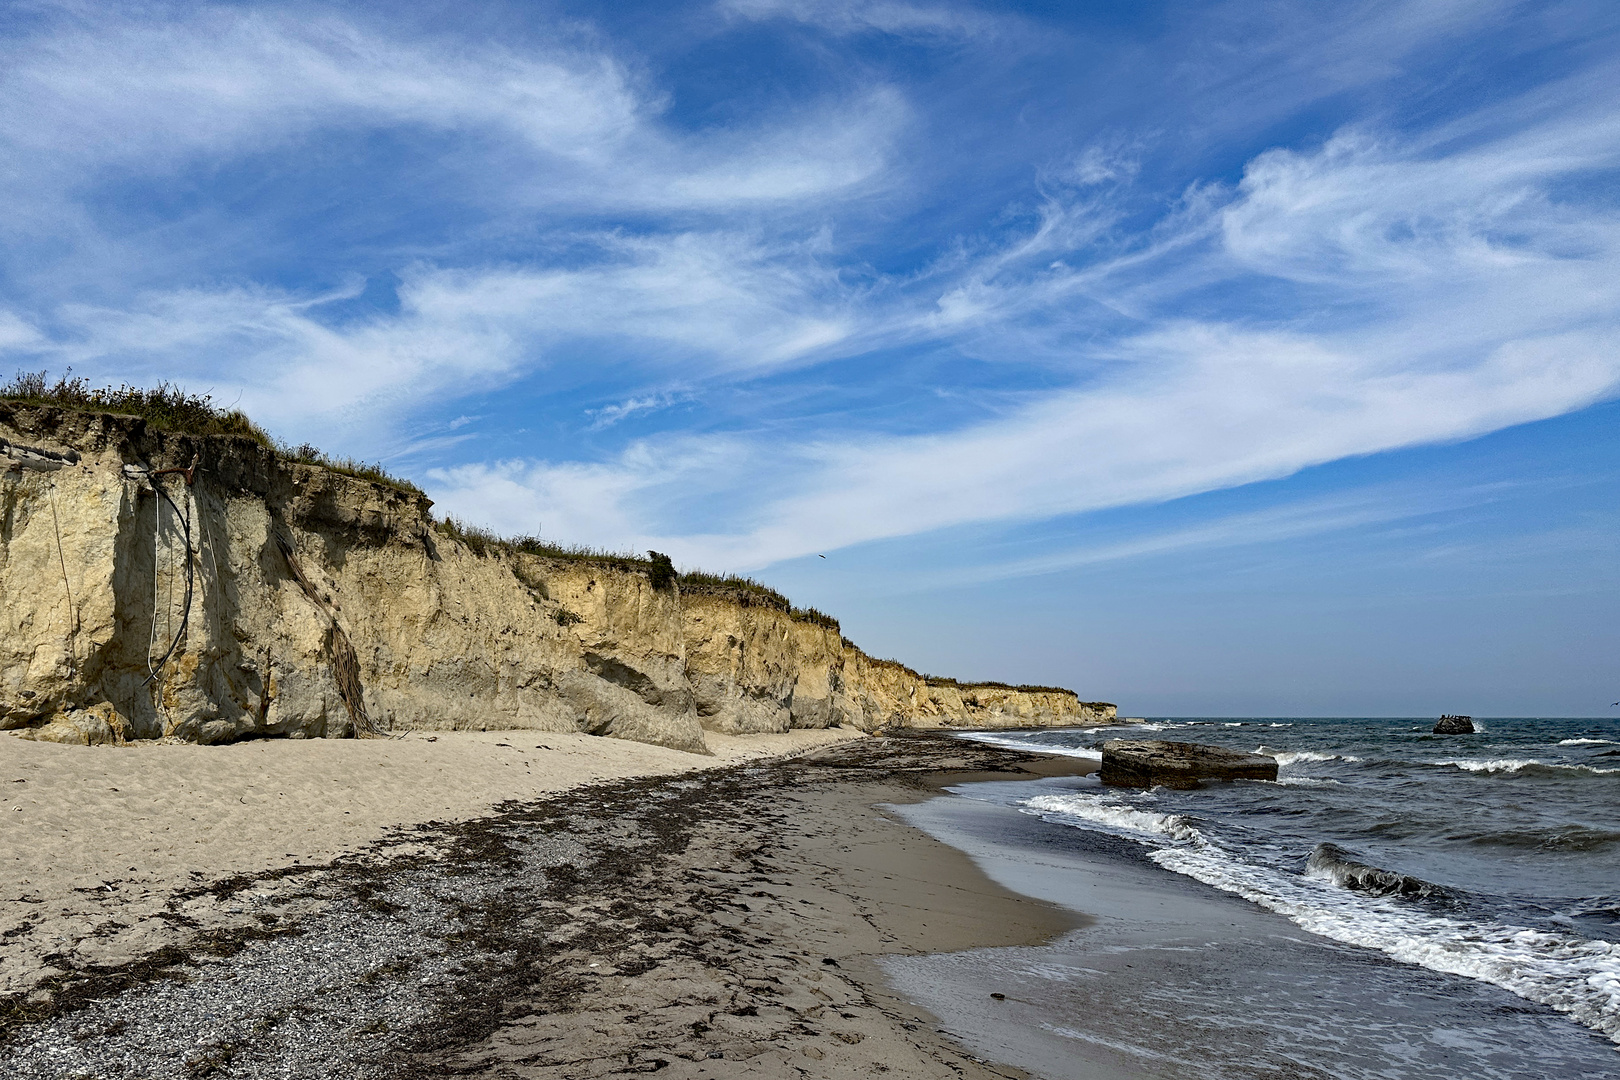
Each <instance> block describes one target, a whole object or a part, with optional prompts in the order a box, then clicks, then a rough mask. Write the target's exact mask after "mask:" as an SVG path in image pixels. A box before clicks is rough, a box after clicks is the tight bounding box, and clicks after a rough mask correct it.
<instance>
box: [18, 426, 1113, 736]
mask: <svg viewBox="0 0 1620 1080" xmlns="http://www.w3.org/2000/svg"><path fill="white" fill-rule="evenodd" d="M0 440H4V445H3V446H0V451H3V452H4V455H5V456H4V457H0V469H4V470H5V471H4V472H0V501H3V518H0V620H3V624H0V728H27V729H29V730H30V732H31V733H32V734H33V735H34V736H35V737H37V738H45V739H56V740H61V741H71V742H114V741H122V740H126V739H135V738H159V737H175V738H180V739H186V740H195V741H198V742H205V743H212V742H226V741H232V740H236V739H242V738H249V737H255V736H275V735H279V736H290V737H299V738H305V737H315V736H346V735H351V734H355V733H356V732H357V731H364V730H384V731H386V730H397V729H403V728H415V729H424V728H428V729H455V728H475V729H477V728H487V729H499V728H529V729H537V730H545V731H585V732H591V733H596V734H602V735H611V736H616V737H619V738H627V739H635V740H639V741H644V742H652V743H658V744H661V745H665V746H672V747H676V748H679V749H683V750H690V751H694V752H702V751H703V750H704V741H703V732H704V730H705V729H709V730H716V731H726V732H768V731H785V730H787V729H788V728H789V727H826V726H831V725H836V724H849V725H854V726H857V727H860V728H862V729H865V730H873V729H876V728H878V727H883V726H917V727H940V726H959V727H1011V726H1020V727H1024V726H1049V725H1061V724H1075V723H1093V722H1107V721H1109V720H1111V719H1112V718H1113V706H1111V705H1102V704H1087V703H1082V702H1079V701H1078V700H1077V699H1076V698H1075V696H1074V695H1072V694H1068V693H1065V692H1057V691H1040V692H1028V691H1021V690H1015V689H1011V688H1003V687H994V686H989V687H985V686H980V687H974V686H956V685H953V684H942V683H939V682H929V681H928V680H925V679H923V678H922V677H921V676H919V675H917V674H916V673H915V672H911V671H909V670H908V669H905V668H903V667H901V666H900V665H898V664H894V663H890V662H887V661H878V660H873V659H872V658H870V657H867V656H866V655H865V654H864V653H862V652H861V651H860V650H859V649H856V648H855V647H854V646H852V645H849V644H848V643H847V642H845V641H843V640H842V639H841V638H840V636H839V633H838V631H837V629H836V628H833V627H829V626H824V625H821V624H819V623H816V622H810V621H804V620H802V619H799V618H795V617H794V616H793V615H792V613H789V612H784V611H780V610H777V609H775V608H772V607H769V606H760V605H758V604H751V603H746V601H747V599H748V598H747V597H745V596H740V595H728V594H725V593H724V592H721V593H714V594H705V593H698V594H688V595H684V596H683V595H682V594H681V591H680V589H679V586H678V585H677V586H673V587H666V588H663V589H657V588H654V587H653V583H652V581H651V579H650V578H649V577H648V575H647V574H646V573H645V572H643V571H641V570H639V569H637V568H635V567H633V566H629V565H624V564H621V565H619V566H617V567H615V566H613V565H610V564H601V563H589V562H579V561H572V560H562V559H552V558H546V557H541V556H535V555H527V554H517V553H500V554H488V555H478V554H475V553H474V552H473V551H471V550H469V549H468V548H467V547H466V546H465V545H463V544H462V543H460V542H458V541H456V540H454V539H451V538H449V537H447V536H445V535H444V534H443V533H441V532H439V531H438V530H437V529H435V528H434V526H433V522H432V518H431V516H430V514H429V505H430V504H429V502H428V500H427V499H425V498H423V497H421V496H418V495H414V494H410V493H406V492H402V491H399V490H396V489H394V488H392V487H388V486H385V485H380V484H375V483H372V482H369V481H366V480H362V479H358V478H355V477H350V476H346V475H343V474H340V473H336V472H333V471H330V470H327V469H324V468H320V467H317V466H309V465H300V464H293V463H289V462H287V461H284V460H282V459H280V458H278V457H277V456H276V455H275V454H273V453H272V452H270V451H268V450H266V449H265V448H263V447H261V446H259V445H257V444H256V443H253V442H252V441H250V440H247V439H234V438H224V437H208V438H193V437H188V436H176V435H167V434H163V433H159V432H155V431H152V430H149V429H148V428H147V427H146V425H145V424H144V423H143V422H142V421H140V420H138V419H134V418H131V417H123V416H113V415H108V414H100V413H79V412H73V411H65V410H58V409H50V408H34V407H23V406H14V405H7V404H4V403H0ZM193 462H195V464H196V469H195V471H194V472H193V473H192V474H191V477H192V482H191V483H188V482H187V479H186V476H185V475H184V474H183V473H171V474H168V475H158V476H151V475H149V474H150V473H151V472H156V471H160V470H166V469H183V468H186V467H188V466H190V465H192V463H193ZM154 487H161V489H162V494H160V493H159V492H158V491H156V490H154ZM188 536H189V540H188ZM188 545H189V549H190V551H191V556H190V559H189V560H188V558H187V554H186V553H187V548H188ZM188 562H189V572H188ZM188 582H189V591H190V600H189V602H188V600H187V592H188ZM171 646H172V655H170V656H169V658H168V659H167V660H166V661H164V660H163V657H164V654H165V653H166V652H170V650H171Z"/></svg>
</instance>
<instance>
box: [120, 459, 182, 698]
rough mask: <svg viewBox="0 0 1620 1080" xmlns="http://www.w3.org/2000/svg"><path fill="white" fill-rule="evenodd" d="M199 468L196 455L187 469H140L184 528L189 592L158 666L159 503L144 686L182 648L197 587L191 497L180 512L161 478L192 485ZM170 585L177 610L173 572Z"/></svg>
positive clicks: (153, 540)
mask: <svg viewBox="0 0 1620 1080" xmlns="http://www.w3.org/2000/svg"><path fill="white" fill-rule="evenodd" d="M196 471H197V459H196V458H195V457H193V458H192V459H191V464H190V465H189V466H188V467H186V468H184V469H158V470H155V471H145V470H140V473H141V474H142V475H144V477H145V479H146V482H147V483H148V484H150V485H151V487H152V490H153V491H155V492H157V493H158V495H160V496H161V497H162V499H163V501H164V502H166V503H168V504H169V509H170V510H172V511H173V512H174V516H175V518H176V520H178V521H179V522H180V524H181V528H182V529H183V539H184V541H185V546H186V595H185V601H184V605H183V607H182V610H181V612H180V628H179V629H178V630H176V631H175V632H174V636H173V638H172V639H171V640H170V641H169V647H168V648H167V649H166V650H164V653H163V657H162V659H160V660H159V661H158V662H157V664H156V665H154V664H153V663H152V646H151V642H152V638H153V637H155V636H156V635H157V562H158V552H157V547H158V539H159V538H160V537H161V536H162V533H163V508H162V506H161V505H157V506H156V507H155V509H154V516H155V517H156V519H157V520H156V524H157V529H156V531H155V532H154V534H153V537H152V634H151V635H150V636H149V637H148V638H147V650H146V670H147V671H148V672H149V674H148V675H147V676H146V678H145V680H143V681H142V683H141V685H142V686H145V685H146V684H147V683H150V682H151V681H152V680H153V679H155V678H157V677H158V673H159V672H160V671H162V670H163V665H165V664H167V663H168V662H169V658H170V657H171V656H173V655H174V652H175V650H176V649H178V648H179V647H180V640H181V639H182V638H184V637H185V636H186V624H187V623H188V622H189V621H190V619H191V598H192V590H193V584H194V581H193V579H194V577H195V575H196V563H195V561H194V558H193V555H194V552H193V551H192V548H191V500H190V499H187V500H186V512H185V514H183V515H182V514H181V513H180V508H179V507H178V506H176V505H175V503H174V500H173V499H172V498H170V497H169V493H168V491H166V490H164V487H163V485H162V484H160V483H158V477H160V476H167V475H169V474H170V473H178V474H180V475H181V476H184V477H185V479H186V486H187V487H189V486H191V484H192V483H193V481H194V479H195V475H196ZM124 472H125V475H129V476H133V475H135V473H133V472H132V471H131V469H130V467H129V466H125V467H124ZM169 586H170V604H169V610H170V611H171V612H172V611H173V609H174V604H173V588H174V576H173V574H172V573H171V574H170V576H169Z"/></svg>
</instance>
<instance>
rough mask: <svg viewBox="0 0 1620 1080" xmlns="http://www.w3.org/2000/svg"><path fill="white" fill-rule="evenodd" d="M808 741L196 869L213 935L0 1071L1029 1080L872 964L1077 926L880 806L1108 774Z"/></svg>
mask: <svg viewBox="0 0 1620 1080" xmlns="http://www.w3.org/2000/svg"><path fill="white" fill-rule="evenodd" d="M513 734H516V733H512V732H503V733H490V736H492V737H495V736H500V737H502V739H501V741H507V742H510V741H511V739H510V736H512V735H513ZM441 738H442V736H441ZM556 738H557V737H556V736H550V735H548V736H544V737H542V740H543V741H552V742H555V741H556ZM593 745H594V743H593ZM640 749H646V748H640ZM800 751H801V752H798V753H796V754H794V755H793V756H792V757H790V758H788V759H786V760H782V759H780V758H778V759H775V760H770V761H757V762H754V763H746V762H745V763H741V764H737V765H734V766H733V767H730V768H719V769H708V770H701V771H695V772H687V773H684V774H683V775H680V776H657V777H640V778H626V779H619V780H616V781H609V782H605V783H597V784H594V785H591V786H588V787H576V788H572V789H570V790H568V791H566V792H563V793H561V794H553V795H551V796H549V797H544V798H541V799H539V800H538V801H531V802H527V803H523V804H521V805H509V806H506V807H503V808H502V809H501V811H500V812H497V813H495V814H493V815H490V816H486V817H481V818H473V819H469V820H464V821H460V822H439V823H433V824H430V825H420V826H417V827H415V828H413V829H406V830H397V831H396V834H395V835H394V836H392V837H391V838H389V839H387V840H384V841H378V842H375V843H373V844H372V845H371V846H370V847H369V848H368V849H367V850H366V852H364V853H362V854H359V855H353V856H345V857H341V858H338V859H335V860H333V861H332V862H331V863H329V864H328V865H326V866H323V867H308V868H303V869H298V870H297V872H291V873H286V872H283V871H286V870H287V869H288V868H285V867H283V868H282V869H281V870H276V871H272V872H269V873H260V874H258V875H250V874H244V875H238V876H237V877H236V878H233V879H229V880H225V881H216V882H212V883H207V884H204V885H202V886H200V887H199V888H197V889H194V890H192V895H191V897H190V899H189V900H187V901H185V902H184V903H183V904H182V905H181V906H180V908H179V909H176V908H175V905H173V904H170V905H169V907H170V909H171V910H178V911H179V913H180V914H181V915H182V916H184V917H185V918H187V919H189V920H190V921H191V922H192V923H193V924H194V925H193V926H192V927H191V934H192V938H193V940H197V941H200V942H201V943H202V944H203V945H204V946H206V947H204V948H201V949H199V950H193V951H192V952H191V953H189V954H186V955H182V956H173V955H171V956H169V957H168V959H169V961H170V963H169V964H168V966H167V967H158V968H153V969H151V970H141V971H136V970H132V969H130V970H124V971H123V972H122V973H121V974H110V973H104V974H103V975H102V976H101V978H100V982H99V984H98V983H97V980H96V978H94V977H91V978H89V979H88V980H86V979H81V980H80V981H79V982H77V983H74V982H70V983H69V984H66V985H58V986H57V987H56V990H57V993H56V1000H55V1001H53V1002H50V1003H43V1002H40V1003H35V1005H34V1012H35V1013H36V1014H37V1019H38V1020H40V1021H42V1022H40V1023H31V1024H26V1025H23V1026H22V1027H14V1028H13V1030H12V1035H13V1038H12V1040H11V1042H10V1045H8V1046H7V1048H6V1052H5V1055H4V1059H3V1061H0V1075H6V1076H43V1075H53V1074H52V1073H50V1072H49V1071H48V1069H57V1068H59V1067H60V1066H61V1065H62V1064H63V1062H64V1057H63V1055H64V1054H66V1055H67V1057H68V1059H69V1060H74V1059H77V1060H80V1061H82V1062H83V1067H84V1068H85V1069H86V1070H89V1072H87V1075H88V1074H90V1073H93V1072H95V1071H96V1070H97V1069H98V1068H103V1069H104V1068H105V1064H106V1063H107V1062H108V1061H110V1060H118V1061H122V1062H125V1063H126V1064H125V1065H124V1066H123V1068H124V1070H125V1071H126V1072H127V1071H128V1070H129V1068H130V1066H129V1065H128V1064H127V1063H128V1062H130V1061H131V1060H132V1059H131V1056H130V1055H131V1054H134V1055H135V1057H134V1059H133V1060H136V1061H143V1062H145V1063H146V1064H145V1065H144V1066H143V1069H138V1070H137V1072H138V1073H139V1074H140V1075H153V1076H164V1075H174V1076H194V1075H201V1074H203V1073H204V1072H210V1071H211V1074H217V1075H222V1076H259V1075H270V1074H272V1073H273V1074H275V1075H278V1076H303V1075H308V1076H324V1075H333V1076H338V1075H342V1076H357V1077H358V1076H385V1075H386V1076H389V1077H394V1078H404V1077H410V1076H424V1077H425V1076H436V1075H442V1074H443V1072H444V1071H446V1070H451V1069H453V1070H454V1071H455V1072H457V1073H458V1074H465V1075H491V1076H494V1075H501V1076H557V1077H563V1076H568V1077H575V1076H594V1075H605V1074H606V1073H609V1072H623V1071H626V1070H627V1069H628V1070H629V1071H667V1072H669V1074H670V1075H672V1076H673V1075H685V1076H693V1077H696V1076H717V1075H727V1076H730V1075H738V1074H744V1075H760V1076H774V1075H783V1076H787V1075H793V1076H798V1075H806V1074H807V1075H818V1076H840V1077H841V1076H854V1075H857V1074H859V1075H863V1076H864V1075H872V1074H873V1073H875V1072H876V1073H892V1074H893V1075H894V1076H896V1077H911V1076H916V1077H924V1076H927V1077H934V1076H938V1075H940V1073H941V1071H942V1070H949V1071H953V1072H955V1073H956V1074H958V1075H963V1076H983V1077H991V1076H1003V1077H1004V1076H1013V1075H1020V1074H1019V1073H1018V1072H1017V1070H1013V1069H1009V1068H1007V1067H1004V1066H999V1065H995V1064H992V1063H989V1062H983V1061H980V1060H978V1059H976V1058H975V1057H974V1056H973V1055H972V1054H971V1053H970V1052H967V1051H965V1050H964V1048H963V1047H962V1046H961V1045H959V1044H957V1043H956V1042H954V1041H953V1040H951V1039H949V1038H947V1037H945V1036H942V1035H940V1034H938V1033H937V1032H935V1030H934V1027H935V1023H936V1022H935V1021H934V1020H933V1019H932V1018H931V1017H930V1016H929V1015H928V1014H927V1013H925V1012H923V1011H922V1010H920V1009H918V1008H916V1007H915V1006H913V1005H910V1004H909V1003H907V1002H906V1001H905V1000H904V999H902V998H901V997H900V996H899V995H898V994H897V993H895V992H894V991H892V990H890V989H889V988H888V985H887V982H886V978H885V975H884V973H883V971H882V969H881V967H880V964H879V958H880V957H882V956H886V955H919V954H922V953H935V952H940V951H954V950H960V949H968V948H983V947H1011V946H1019V945H1033V944H1039V943H1042V942H1045V941H1049V940H1052V939H1053V938H1055V937H1058V936H1060V935H1061V934H1063V933H1065V932H1067V931H1069V930H1071V929H1074V928H1075V927H1078V926H1081V925H1084V923H1085V921H1086V920H1085V919H1084V918H1083V917H1080V916H1076V915H1075V914H1074V913H1072V912H1070V911H1068V910H1066V909H1064V908H1061V907H1058V906H1057V905H1053V904H1049V903H1046V902H1044V901H1040V900H1034V899H1031V898H1029V897H1025V896H1021V895H1019V894H1018V893H1016V892H1013V891H1011V890H1009V889H1006V888H1003V887H1002V886H1000V885H997V884H996V883H995V882H993V881H992V880H990V878H988V877H986V876H985V874H984V873H983V872H982V871H981V870H980V869H979V868H978V867H977V866H976V865H975V864H974V862H973V860H972V859H971V858H970V857H968V856H967V855H965V854H963V853H961V852H959V851H956V850H955V849H953V848H951V847H949V846H947V845H945V844H942V843H940V842H939V841H937V840H934V839H933V838H931V837H929V836H928V835H927V834H926V833H924V832H922V831H920V830H917V829H915V828H913V827H912V826H910V825H907V824H904V823H903V822H902V821H900V820H898V819H897V818H896V817H895V816H894V815H893V814H892V813H890V812H887V811H885V810H882V809H877V808H876V804H880V803H881V804H891V805H900V804H904V803H908V802H917V801H921V800H925V799H927V798H930V797H932V796H933V795H935V794H937V793H938V792H939V791H941V790H942V789H943V788H944V787H945V786H946V785H947V784H959V783H963V782H968V781H971V780H974V779H990V778H998V779H1011V778H1016V777H1023V778H1029V779H1034V778H1036V777H1038V776H1050V775H1064V774H1075V773H1080V772H1084V771H1087V770H1088V769H1089V768H1090V767H1091V763H1089V762H1085V761H1078V760H1074V759H1061V758H1043V757H1038V756H1035V755H1029V754H1025V753H1021V752H1017V751H1010V750H1005V749H1001V748H995V747H989V746H984V745H982V744H973V743H967V742H964V741H962V740H958V739H954V738H950V737H949V736H907V737H900V738H886V739H885V738H859V739H852V740H849V741H845V742H841V743H837V744H832V745H826V746H822V747H820V748H803V747H801V748H800ZM79 752H80V753H83V751H82V750H81V751H79ZM204 752H215V753H217V750H215V751H204ZM295 869H296V868H295ZM233 909H234V910H233ZM208 912H214V913H219V914H223V915H229V916H234V917H235V919H234V928H232V927H224V928H214V929H210V924H209V922H208V920H207V918H205V917H201V916H202V915H205V914H207V913H208ZM137 966H138V965H137ZM127 967H128V965H127V964H126V968H127ZM269 971H276V972H280V973H281V974H278V975H276V976H274V977H267V976H266V974H265V973H266V972H269ZM81 974H82V973H81ZM90 975H91V976H94V973H93V972H92V973H90ZM175 976H183V977H184V981H182V979H179V978H176V977H175ZM75 987H77V989H75ZM98 994H99V995H101V996H99V997H98ZM75 995H77V996H75ZM154 1016H161V1017H162V1018H163V1020H162V1022H161V1023H157V1022H155V1021H154V1020H153V1019H152V1018H153V1017H154ZM222 1017H225V1018H227V1019H224V1020H222V1019H221V1018H222ZM109 1031H111V1032H113V1033H114V1034H112V1035H111V1036H108V1035H107V1034H106V1033H107V1032H109ZM317 1031H318V1032H323V1033H325V1034H324V1035H323V1036H322V1037H320V1038H316V1037H315V1036H314V1033H315V1032H317ZM165 1062H172V1064H169V1065H165V1064H164V1063H165ZM188 1062H189V1064H188ZM637 1062H640V1063H641V1065H637V1064H636V1063H637ZM722 1062H725V1063H726V1064H725V1065H724V1066H723V1067H722ZM653 1063H660V1064H653ZM143 1070H144V1071H143ZM199 1070H201V1071H199ZM114 1071H116V1070H114ZM54 1075H62V1074H61V1073H59V1072H58V1073H55V1074H54Z"/></svg>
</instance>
